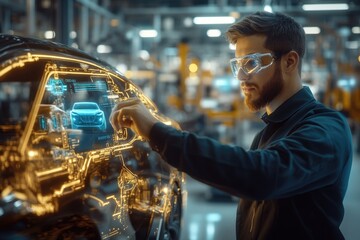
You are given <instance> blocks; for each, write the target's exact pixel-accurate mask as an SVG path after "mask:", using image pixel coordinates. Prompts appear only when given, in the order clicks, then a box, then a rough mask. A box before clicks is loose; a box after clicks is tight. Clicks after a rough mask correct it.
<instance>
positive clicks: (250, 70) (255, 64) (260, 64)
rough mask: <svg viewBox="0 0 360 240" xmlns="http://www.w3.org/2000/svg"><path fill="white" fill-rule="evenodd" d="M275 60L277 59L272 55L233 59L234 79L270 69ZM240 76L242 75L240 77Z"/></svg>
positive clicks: (254, 54)
mask: <svg viewBox="0 0 360 240" xmlns="http://www.w3.org/2000/svg"><path fill="white" fill-rule="evenodd" d="M275 60H276V59H275V57H274V55H273V54H272V53H253V54H249V55H245V56H242V57H238V58H233V59H231V60H230V66H231V71H232V72H233V74H234V77H235V78H239V77H240V78H241V76H244V75H245V76H249V75H251V74H256V73H258V72H260V71H261V70H263V69H265V68H268V67H270V66H271V64H273V63H274V62H275ZM240 70H241V71H240ZM239 71H240V72H239ZM239 74H241V75H240V76H239Z"/></svg>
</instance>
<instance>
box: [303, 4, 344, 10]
mask: <svg viewBox="0 0 360 240" xmlns="http://www.w3.org/2000/svg"><path fill="white" fill-rule="evenodd" d="M302 9H303V10H304V11H336V10H348V9H349V5H348V4H347V3H322V4H304V5H303V6H302Z"/></svg>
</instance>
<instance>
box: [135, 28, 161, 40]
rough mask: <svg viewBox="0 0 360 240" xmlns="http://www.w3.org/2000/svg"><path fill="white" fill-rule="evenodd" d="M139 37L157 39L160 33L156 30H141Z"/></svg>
mask: <svg viewBox="0 0 360 240" xmlns="http://www.w3.org/2000/svg"><path fill="white" fill-rule="evenodd" d="M139 35H140V37H142V38H154V37H157V35H158V32H157V31H156V30H154V29H148V30H140V32H139Z"/></svg>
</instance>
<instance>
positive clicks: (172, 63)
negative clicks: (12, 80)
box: [0, 0, 360, 240]
mask: <svg viewBox="0 0 360 240" xmlns="http://www.w3.org/2000/svg"><path fill="white" fill-rule="evenodd" d="M318 3H324V4H325V6H327V7H330V8H326V9H315V5H312V4H318ZM326 4H327V5H326ZM335 4H337V5H335ZM332 6H333V7H332ZM331 7H332V8H331ZM263 10H265V11H272V12H282V13H286V14H288V15H290V16H292V17H293V18H294V19H296V20H297V21H298V22H299V23H300V24H301V25H302V26H303V27H304V30H305V33H306V53H305V56H304V59H303V64H302V74H301V76H302V81H303V85H306V86H309V87H310V89H311V90H312V92H313V93H314V96H315V97H316V99H317V100H318V101H320V102H322V103H324V104H325V105H326V106H328V107H331V108H333V109H336V110H337V111H339V112H341V113H343V114H344V115H345V117H346V118H347V120H348V122H349V124H350V127H351V130H352V134H353V136H352V137H353V150H354V152H353V154H354V155H353V156H354V157H353V163H352V169H351V174H350V182H349V186H348V190H347V193H346V196H345V200H344V208H345V217H344V220H343V222H342V225H341V230H342V232H343V234H344V236H345V239H347V240H357V239H360V228H359V221H360V187H359V183H360V137H359V136H360V1H358V0H337V1H334V0H327V1H315V0H151V1H149V0H61V1H60V0H0V32H1V33H3V34H10V35H19V36H25V37H34V38H39V39H44V40H50V41H55V42H59V43H62V44H65V45H68V46H70V47H73V48H76V49H80V50H82V51H84V52H86V53H88V54H90V55H92V56H94V57H97V58H99V59H101V60H103V61H105V62H107V63H109V64H110V65H112V66H114V67H115V68H116V69H117V70H118V71H119V72H121V73H123V74H124V75H125V76H126V77H127V78H128V79H130V80H131V81H132V82H134V83H135V84H136V85H137V86H139V87H140V88H141V89H142V91H143V92H144V94H145V95H146V96H148V97H149V98H150V99H152V100H153V102H154V103H155V104H156V105H157V107H158V108H159V110H160V111H161V112H162V113H163V114H164V115H166V116H168V117H170V118H172V119H174V120H175V121H176V122H178V123H179V124H180V126H181V128H182V129H183V130H186V131H191V132H194V133H196V134H199V135H204V136H207V137H211V138H214V139H216V140H218V141H221V142H222V143H226V144H234V145H240V146H242V147H244V148H245V149H248V148H249V147H250V145H251V142H252V140H253V137H254V136H255V134H256V133H257V132H259V131H260V130H261V129H262V128H263V127H264V124H265V123H264V122H262V120H261V115H262V114H263V111H258V112H252V111H250V110H248V108H247V107H246V105H245V103H244V101H243V99H244V97H243V95H242V92H241V89H240V81H238V80H237V79H235V78H234V77H233V75H232V73H231V69H230V66H229V60H230V59H231V58H233V57H234V46H233V45H231V44H229V42H228V41H227V39H226V37H225V35H224V33H225V32H226V30H227V29H228V27H229V26H230V25H231V23H234V22H235V21H238V20H239V19H241V18H242V17H244V16H246V15H248V14H250V13H253V12H256V11H263ZM205 17H208V18H207V19H206V20H205V22H203V21H202V20H203V19H204V18H205ZM210 17H216V18H215V22H211V20H212V19H211V18H210ZM222 20H223V22H222ZM0 55H1V53H0ZM204 170H206V166H204ZM186 191H187V196H186V198H187V200H186V202H185V203H184V208H183V217H182V224H181V234H180V236H181V240H218V239H235V238H236V237H235V234H236V232H235V218H236V209H237V204H238V199H237V198H236V197H234V196H230V195H228V194H227V193H224V192H222V191H220V190H218V189H215V188H213V187H209V186H207V185H205V184H203V183H201V182H198V181H196V180H195V179H192V178H191V177H190V176H187V177H186ZM0 238H1V237H0Z"/></svg>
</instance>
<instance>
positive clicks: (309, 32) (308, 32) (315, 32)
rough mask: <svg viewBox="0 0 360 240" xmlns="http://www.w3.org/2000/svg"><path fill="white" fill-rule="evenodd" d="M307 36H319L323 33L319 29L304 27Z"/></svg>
mask: <svg viewBox="0 0 360 240" xmlns="http://www.w3.org/2000/svg"><path fill="white" fill-rule="evenodd" d="M304 31H305V34H319V33H320V32H321V30H320V28H319V27H304Z"/></svg>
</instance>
